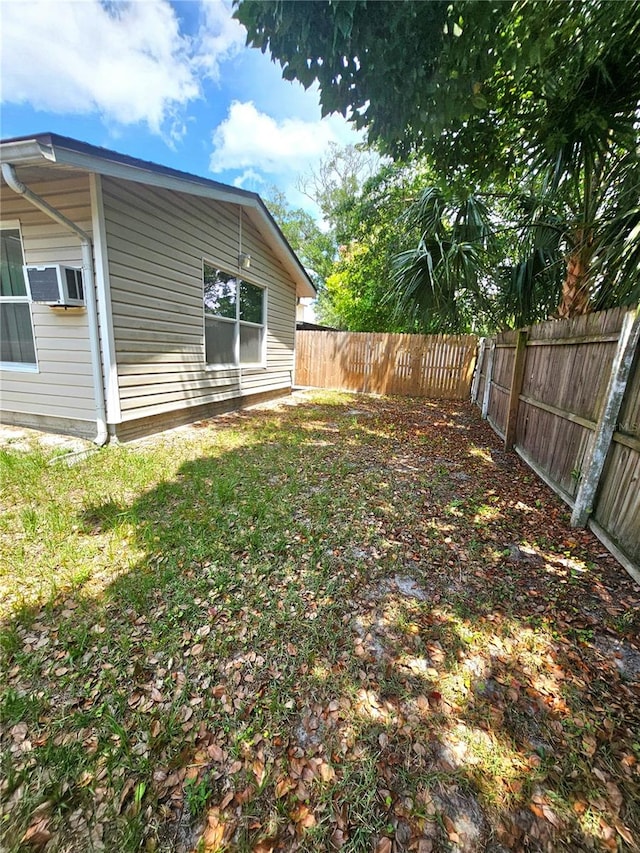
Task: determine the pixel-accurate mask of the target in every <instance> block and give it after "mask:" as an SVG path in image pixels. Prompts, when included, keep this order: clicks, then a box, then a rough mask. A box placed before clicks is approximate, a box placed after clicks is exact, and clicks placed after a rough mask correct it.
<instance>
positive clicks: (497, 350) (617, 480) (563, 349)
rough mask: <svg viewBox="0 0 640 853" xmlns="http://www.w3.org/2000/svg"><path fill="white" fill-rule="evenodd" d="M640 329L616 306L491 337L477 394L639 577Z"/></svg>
mask: <svg viewBox="0 0 640 853" xmlns="http://www.w3.org/2000/svg"><path fill="white" fill-rule="evenodd" d="M639 338H640V314H639V312H638V311H635V310H634V311H629V309H623V308H616V309H613V310H611V311H606V312H601V313H597V314H588V315H585V316H583V317H579V318H577V319H574V320H552V321H548V322H546V323H540V324H538V325H536V326H531V327H530V328H528V329H521V330H519V331H510V332H503V333H502V334H499V335H497V336H496V337H495V338H491V339H484V340H482V341H481V342H480V351H479V355H478V369H477V370H476V374H475V377H474V380H473V386H472V400H473V401H474V402H475V403H477V405H478V406H479V407H480V408H481V410H482V415H483V417H486V418H487V419H488V421H489V423H490V424H491V426H492V427H493V429H494V430H495V431H496V432H497V433H498V435H500V436H501V438H503V439H504V441H505V446H506V447H507V448H511V447H514V448H515V450H516V451H517V453H518V454H519V455H520V456H521V457H522V459H524V461H525V462H526V463H527V464H528V465H529V466H530V467H531V468H533V470H534V471H535V472H536V473H537V474H538V475H539V476H540V477H541V478H542V479H543V480H545V481H546V482H547V483H548V484H549V485H550V486H551V487H552V488H553V489H554V490H555V491H556V492H557V493H558V494H559V495H560V496H561V497H562V498H563V499H564V500H565V501H566V502H567V503H568V504H569V505H570V506H571V507H572V510H573V512H572V518H571V522H572V524H573V525H574V526H576V527H583V526H585V524H586V523H588V524H589V526H590V527H591V528H592V529H593V531H594V533H595V534H596V535H597V536H598V537H599V538H600V539H601V541H602V542H603V543H604V544H605V545H606V547H607V548H608V549H609V550H610V551H611V552H612V553H613V554H614V555H615V556H616V557H617V558H618V559H619V560H620V562H621V563H622V564H623V565H624V566H625V567H626V568H627V569H628V570H629V571H630V573H631V574H632V575H634V577H636V579H637V580H639V581H640V570H639V566H640V357H639V354H638V339H639Z"/></svg>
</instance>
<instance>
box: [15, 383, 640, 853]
mask: <svg viewBox="0 0 640 853" xmlns="http://www.w3.org/2000/svg"><path fill="white" fill-rule="evenodd" d="M298 399H299V402H298V404H297V405H290V404H280V405H278V406H275V407H265V408H262V409H257V410H253V411H251V412H246V413H243V414H237V415H232V416H227V417H225V418H220V419H218V420H216V421H211V422H206V423H203V424H199V425H196V426H195V427H192V428H189V429H184V430H178V431H174V432H172V433H169V434H165V435H163V436H157V437H155V438H153V439H149V440H146V441H144V442H138V443H136V444H135V445H129V446H123V447H108V448H106V449H104V450H103V451H101V452H99V453H95V454H93V455H91V456H90V457H89V458H86V459H84V460H83V461H79V462H77V463H76V464H75V465H72V466H67V465H65V464H61V463H58V464H54V465H50V464H48V463H49V461H50V458H51V456H52V455H53V454H52V452H51V451H49V452H43V451H41V450H38V449H36V448H34V449H33V450H31V451H30V452H25V451H20V450H12V449H11V447H9V448H8V449H5V450H4V451H2V453H1V457H2V460H1V461H2V484H3V511H2V515H1V518H0V545H1V549H2V550H1V555H0V563H1V565H2V567H3V568H2V570H1V571H2V574H1V576H0V593H1V595H0V597H1V600H2V608H3V611H2V648H3V655H4V661H3V671H4V675H3V679H2V687H1V690H2V695H1V704H0V713H1V717H2V747H3V753H2V755H3V757H2V770H1V778H2V782H1V783H0V784H1V788H0V791H1V794H2V802H3V814H2V819H1V824H0V826H1V830H0V838H1V843H2V845H4V846H3V847H2V849H3V850H6V851H17V850H25V851H29V850H46V851H47V853H52V852H53V851H69V853H71V851H73V853H77V851H85V850H86V851H89V850H106V851H123V853H126V851H133V850H144V851H190V850H202V851H205V850H206V851H215V850H238V851H257V853H268V851H277V850H281V851H292V850H301V851H324V850H327V851H329V850H334V849H336V850H337V849H342V850H344V851H363V853H364V851H372V853H373V851H375V853H392V851H405V850H407V851H417V853H429V851H485V850H486V851H494V853H497V851H505V850H515V851H518V850H522V851H537V850H540V851H556V850H560V851H582V850H586V851H590V850H610V851H614V850H637V849H638V847H637V845H638V843H639V842H640V707H639V702H638V699H639V693H640V682H639V680H638V679H639V678H640V650H639V648H638V635H639V627H640V626H639V622H638V606H639V603H640V590H639V589H638V587H637V586H635V585H634V583H633V582H632V581H631V579H630V578H629V577H628V576H627V575H626V574H625V572H624V571H623V570H622V569H621V568H620V567H619V566H618V564H617V563H616V562H615V561H614V560H613V559H612V558H611V557H609V556H608V555H607V554H606V553H604V549H603V548H602V546H601V545H600V544H599V543H598V542H597V540H596V539H595V538H594V537H593V536H592V535H591V534H590V533H587V532H584V531H578V532H576V531H572V530H571V529H570V528H569V526H568V511H567V508H566V507H565V506H564V505H563V504H562V503H561V502H560V501H559V499H557V498H556V497H555V496H554V495H553V494H552V493H551V492H550V491H549V490H548V489H547V488H546V487H545V486H544V485H542V484H541V483H540V482H539V481H538V480H537V479H536V478H535V477H534V476H533V475H532V474H531V472H530V471H529V470H528V469H527V468H526V467H525V466H524V465H523V464H522V463H521V462H520V461H519V460H518V458H517V457H516V456H515V454H511V453H509V454H507V453H504V452H503V451H502V450H501V449H500V445H499V442H498V439H497V438H496V437H495V435H494V434H493V433H492V432H491V430H490V429H489V428H488V427H487V425H486V424H484V423H482V422H481V421H480V420H479V416H478V414H477V411H476V410H475V409H472V408H471V406H470V405H467V404H461V403H455V404H453V403H434V402H427V401H421V400H407V399H390V398H380V399H377V398H369V397H356V396H350V395H346V394H329V393H317V394H308V395H306V396H305V397H302V398H298Z"/></svg>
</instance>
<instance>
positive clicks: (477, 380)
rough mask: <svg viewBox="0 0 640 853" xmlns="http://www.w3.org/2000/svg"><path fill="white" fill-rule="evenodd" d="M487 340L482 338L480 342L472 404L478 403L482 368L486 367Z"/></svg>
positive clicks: (472, 388) (472, 387)
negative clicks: (485, 350) (485, 351)
mask: <svg viewBox="0 0 640 853" xmlns="http://www.w3.org/2000/svg"><path fill="white" fill-rule="evenodd" d="M486 341H487V339H486V338H480V341H479V342H478V360H477V361H476V373H475V376H474V377H473V383H472V385H471V402H472V403H477V402H478V388H479V387H480V373H481V372H482V368H483V366H484V348H485V345H486Z"/></svg>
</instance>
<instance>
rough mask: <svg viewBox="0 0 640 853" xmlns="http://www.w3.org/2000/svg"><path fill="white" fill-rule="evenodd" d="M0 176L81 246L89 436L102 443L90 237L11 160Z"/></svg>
mask: <svg viewBox="0 0 640 853" xmlns="http://www.w3.org/2000/svg"><path fill="white" fill-rule="evenodd" d="M2 177H3V178H4V179H5V181H6V182H7V184H8V185H9V187H10V188H11V189H12V190H13V191H14V192H15V193H18V195H21V196H23V198H26V199H27V201H29V202H31V204H32V205H33V206H34V207H37V208H38V209H39V210H41V211H42V212H43V213H46V214H47V216H49V217H51V219H54V220H55V221H56V222H59V223H60V225H64V226H65V228H69V229H70V230H71V231H73V232H74V233H75V234H77V236H78V237H79V238H80V243H81V246H82V277H83V280H84V283H85V286H84V294H85V299H86V303H87V320H88V325H89V343H90V347H91V368H92V372H93V393H94V399H95V406H96V427H97V434H96V437H95V438H94V439H93V441H94V443H95V444H97V445H98V447H102V446H103V445H105V444H106V443H107V441H108V440H109V433H108V431H107V411H106V406H105V399H104V383H103V377H102V361H101V358H100V332H99V330H98V308H97V305H96V291H95V283H94V275H93V246H92V242H91V237H90V236H89V235H88V234H87V232H86V231H83V230H82V228H80V227H79V226H78V225H76V224H75V222H72V221H71V220H70V219H67V217H66V216H65V215H64V214H63V213H60V211H59V210H56V209H55V207H52V206H51V205H50V204H49V203H48V202H46V201H45V200H44V199H43V198H40V196H39V195H36V194H35V193H34V192H32V191H31V190H30V189H29V188H28V187H27V186H25V184H23V183H22V181H21V180H20V179H19V178H18V176H17V175H16V171H15V168H14V167H13V166H12V165H11V163H3V164H2Z"/></svg>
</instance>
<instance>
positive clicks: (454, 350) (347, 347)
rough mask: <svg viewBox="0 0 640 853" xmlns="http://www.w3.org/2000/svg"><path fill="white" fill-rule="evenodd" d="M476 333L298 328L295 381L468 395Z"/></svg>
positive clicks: (462, 397)
mask: <svg viewBox="0 0 640 853" xmlns="http://www.w3.org/2000/svg"><path fill="white" fill-rule="evenodd" d="M476 349H477V338H476V336H475V335H390V334H384V333H378V332H371V333H368V332H324V331H310V330H304V331H299V332H297V333H296V380H295V381H296V384H297V385H302V386H307V387H313V388H337V389H341V390H345V391H362V392H369V393H374V394H397V395H400V396H412V397H432V398H434V399H450V400H465V399H468V398H469V393H470V388H471V380H472V377H473V368H474V365H475V357H476Z"/></svg>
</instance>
